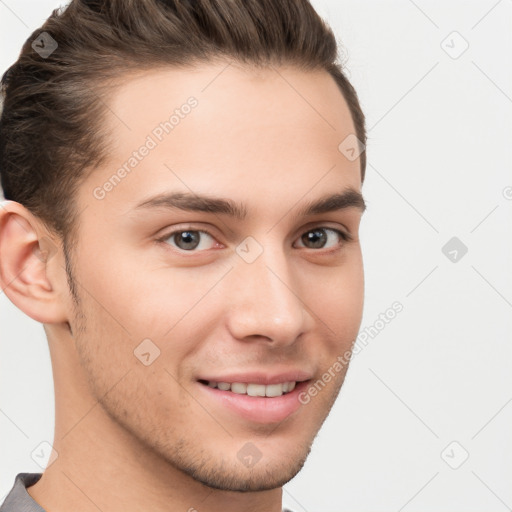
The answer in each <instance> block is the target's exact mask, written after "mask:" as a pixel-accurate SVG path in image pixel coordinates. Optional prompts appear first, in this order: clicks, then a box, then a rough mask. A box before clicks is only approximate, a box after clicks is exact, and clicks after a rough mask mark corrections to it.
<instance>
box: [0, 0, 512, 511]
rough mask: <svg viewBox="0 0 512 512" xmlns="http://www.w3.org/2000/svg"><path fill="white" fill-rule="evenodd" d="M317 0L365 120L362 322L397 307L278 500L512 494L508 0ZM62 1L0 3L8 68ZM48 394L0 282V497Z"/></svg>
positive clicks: (31, 466)
mask: <svg viewBox="0 0 512 512" xmlns="http://www.w3.org/2000/svg"><path fill="white" fill-rule="evenodd" d="M313 3H314V5H315V7H316V8H317V10H318V11H319V13H320V14H321V15H322V16H323V17H324V18H326V19H327V20H328V22H329V23H330V24H331V26H332V27H333V29H334V30H335V32H336V35H337V37H338V39H339V41H340V42H341V43H342V45H343V47H344V55H345V58H346V60H347V69H348V74H349V77H350V79H351V81H352V83H353V84H354V86H355V87H356V89H357V91H358V94H359V96H360V99H361V102H362V106H363V109H364V111H365V113H366V115H367V121H368V129H369V140H368V145H367V157H368V170H367V177H366V180H365V184H364V187H363V192H364V195H365V198H366V200H367V203H368V210H367V212H366V213H365V215H364V217H363V223H362V240H363V251H364V260H365V270H366V303H365V313H364V317H363V321H362V325H361V330H364V329H365V328H367V327H369V326H372V325H373V324H374V323H375V322H376V320H377V319H378V318H379V314H381V313H384V312H385V311H386V310H388V308H390V306H391V305H392V304H393V302H395V301H399V302H400V303H401V304H402V305H403V308H404V309H403V311H402V312H401V313H399V314H398V315H397V316H396V318H395V319H394V320H393V321H391V322H390V323H389V324H387V325H386V326H385V328H383V329H380V331H379V332H378V334H377V335H376V336H374V337H373V338H371V339H370V341H369V343H368V345H367V346H366V347H364V348H363V350H361V352H360V353H359V354H358V355H357V356H354V358H353V360H352V363H351V368H350V370H349V373H348V376H347V380H346V382H345V385H344V387H343V389H342V392H341V394H340V397H339V399H338V402H337V404H336V405H335V407H334V409H333V411H332V413H331V415H330V416H329V418H328V420H327V421H326V423H325V425H324V427H323V428H322V430H321V431H320V434H319V435H318V437H317V439H316V441H315V444H314V447H313V451H312V453H311V455H310V457H309V459H308V461H307V463H306V465H305V467H304V469H303V470H302V472H301V473H300V474H299V475H298V476H297V477H296V478H295V479H294V480H293V481H291V482H290V483H289V484H287V485H286V486H285V492H284V501H285V503H286V504H287V505H289V506H291V507H292V508H294V509H295V510H296V511H297V512H303V511H308V512H313V511H315V512H319V511H322V512H341V511H351V512H357V511H390V510H393V511H397V512H399V511H412V510H421V511H446V510H454V511H455V510H457V511H468V512H470V511H482V510H486V511H488V512H492V511H496V512H500V511H504V510H507V509H510V508H511V507H512V486H511V485H510V483H511V482H512V438H511V426H512V372H511V371H510V363H511V361H512V337H511V335H510V333H511V330H512V329H511V328H512V314H511V313H512V272H510V269H511V262H512V200H510V198H512V189H511V188H507V187H512V172H511V170H512V165H511V164H512V149H511V148H512V66H511V62H512V30H511V29H512V22H511V20H512V1H511V0H500V1H496V0H481V1H450V2H446V1H441V0H439V1H432V0H429V1H427V0H416V1H415V2H413V1H412V0H395V1H391V0H386V1H377V0H375V1H371V2H370V1H366V2H363V1H361V0H351V1H346V0H344V1H339V0H316V1H314V2H313ZM59 5H60V2H58V1H54V0H38V1H37V2H36V1H27V0H0V48H1V55H0V68H1V71H2V72H3V71H4V70H5V69H6V68H7V66H8V65H10V64H11V63H12V62H13V61H14V60H15V59H16V57H17V54H18V52H19V50H20V49H21V46H22V43H23V42H24V41H25V39H26V38H27V37H28V36H29V34H30V33H31V32H32V30H34V29H36V28H37V27H39V26H40V25H41V24H42V23H43V21H44V19H45V18H46V17H47V16H48V15H49V14H50V12H51V9H53V8H55V7H57V6H59ZM453 32H457V34H453ZM443 41H444V42H443ZM465 41H466V42H465ZM466 44H469V46H468V48H467V50H466V51H464V53H462V54H461V55H460V56H459V55H458V54H459V53H460V52H461V50H462V49H464V47H465V45H466ZM450 54H451V55H450ZM454 57H457V58H454ZM507 192H508V193H507ZM507 197H508V198H509V199H507ZM452 237H457V238H458V239H459V240H460V242H461V243H463V244H464V245H465V246H466V247H467V249H468V252H467V254H465V255H464V256H463V257H461V256H460V255H461V254H462V253H461V252H460V250H459V251H458V253H457V258H458V261H456V262H453V261H450V259H449V258H448V257H447V256H445V254H444V253H443V252H442V247H443V246H444V245H445V244H446V243H447V242H448V241H449V240H450V239H451V238H452ZM446 252H447V251H446ZM453 256H454V253H453V252H452V255H451V257H453ZM53 407H54V399H53V383H52V375H51V366H50V359H49V353H48V349H47V345H46V339H45V337H44V332H43V329H42V326H41V325H39V324H37V323H36V322H34V321H32V320H31V319H29V318H28V317H26V316H25V315H24V314H23V313H21V312H20V311H18V310H17V309H16V308H15V307H14V306H13V305H12V304H11V303H10V302H9V301H8V300H7V298H6V297H5V294H0V443H1V444H0V446H1V455H0V502H1V501H2V500H3V497H4V496H5V494H6V493H7V492H8V490H9V489H10V488H11V487H12V484H13V482H14V476H15V475H16V474H17V473H19V472H40V471H42V469H41V468H40V467H39V466H37V464H36V463H35V462H34V461H33V460H32V459H31V456H30V454H31V452H32V450H33V449H34V448H35V447H36V446H37V445H38V444H39V443H40V442H41V441H43V440H47V441H49V442H52V440H53V425H54V423H53V422H54V419H53ZM454 441H455V444H451V443H453V442H454ZM447 447H448V449H446V448H447ZM445 449H446V450H445ZM443 454H444V455H443ZM466 455H468V458H467V460H465V462H463V463H462V465H460V467H458V469H454V468H453V467H450V465H451V466H457V465H459V464H460V463H461V461H462V460H463V458H464V456H466Z"/></svg>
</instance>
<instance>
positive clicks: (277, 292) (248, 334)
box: [226, 248, 313, 347]
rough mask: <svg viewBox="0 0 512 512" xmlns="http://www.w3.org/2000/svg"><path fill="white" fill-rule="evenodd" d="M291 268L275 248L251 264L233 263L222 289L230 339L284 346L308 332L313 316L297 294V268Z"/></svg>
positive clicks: (266, 250)
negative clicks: (224, 295) (226, 303)
mask: <svg viewBox="0 0 512 512" xmlns="http://www.w3.org/2000/svg"><path fill="white" fill-rule="evenodd" d="M288 259H289V258H288ZM291 265H292V264H291V263H290V261H287V257H286V255H285V254H284V253H283V251H282V250H279V249H274V250H272V251H271V250H270V249H268V248H265V250H264V251H263V252H262V254H260V256H259V257H258V258H257V259H256V260H255V261H253V262H252V263H248V262H246V261H244V260H243V259H239V260H237V262H236V265H235V268H234V269H233V270H232V271H231V272H230V276H229V284H228V286H229V290H226V294H227V296H228V297H229V301H228V308H227V323H228V328H229V330H230V332H231V335H232V336H233V337H234V338H236V339H238V340H246V341H250V340H253V341H254V340H261V339H263V340H264V341H266V342H267V343H270V344H272V345H273V346H275V347H277V346H286V345H290V344H292V343H294V341H295V340H297V338H298V337H299V336H300V335H301V334H304V333H305V332H307V331H308V330H309V329H311V327H312V325H313V317H312V316H311V314H310V312H309V309H308V306H307V304H306V303H305V302H304V299H303V297H302V294H301V290H300V276H299V275H298V274H299V272H298V270H299V269H298V268H297V269H295V271H294V269H293V268H291Z"/></svg>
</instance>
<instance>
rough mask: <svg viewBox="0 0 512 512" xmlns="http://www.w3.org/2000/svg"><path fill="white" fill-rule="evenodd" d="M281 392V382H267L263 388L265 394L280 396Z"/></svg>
mask: <svg viewBox="0 0 512 512" xmlns="http://www.w3.org/2000/svg"><path fill="white" fill-rule="evenodd" d="M282 394H283V385H282V384H269V385H268V386H267V387H266V389H265V395H266V396H281V395H282Z"/></svg>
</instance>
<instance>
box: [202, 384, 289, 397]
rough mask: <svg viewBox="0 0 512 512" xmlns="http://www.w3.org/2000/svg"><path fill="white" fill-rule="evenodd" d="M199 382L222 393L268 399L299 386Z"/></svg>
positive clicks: (284, 393)
mask: <svg viewBox="0 0 512 512" xmlns="http://www.w3.org/2000/svg"><path fill="white" fill-rule="evenodd" d="M199 382H200V383H201V384H203V385H205V386H208V387H210V388H214V389H215V388H216V389H220V390H221V391H231V392H232V393H236V394H237V395H248V396H265V397H268V398H274V397H277V396H282V395H286V394H287V393H291V392H292V391H293V390H294V389H295V386H296V385H297V381H294V380H292V381H286V382H280V383H277V384H266V385H265V384H258V383H255V382H216V381H212V380H203V379H200V380H199Z"/></svg>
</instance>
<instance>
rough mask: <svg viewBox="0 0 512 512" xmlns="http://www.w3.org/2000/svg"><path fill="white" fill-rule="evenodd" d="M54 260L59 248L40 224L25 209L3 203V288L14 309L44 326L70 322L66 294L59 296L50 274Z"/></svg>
mask: <svg viewBox="0 0 512 512" xmlns="http://www.w3.org/2000/svg"><path fill="white" fill-rule="evenodd" d="M54 258H58V248H57V245H56V244H55V243H54V242H53V241H52V238H51V236H50V235H49V233H47V230H46V229H45V228H44V226H43V224H42V223H41V221H39V220H38V219H37V218H36V217H35V216H34V215H32V213H30V212H29V211H28V210H27V209H26V208H25V207H24V206H23V205H21V204H19V203H17V202H15V201H6V202H3V203H2V204H1V205H0V286H1V288H2V291H3V292H4V293H5V294H6V295H7V297H9V299H10V300H11V302H12V303H13V304H14V305H15V306H17V307H18V308H19V309H20V310H22V311H23V312H24V313H26V314H27V315H28V316H30V317H31V318H33V319H34V320H36V321H38V322H41V323H57V322H65V321H67V316H66V314H65V305H64V304H63V303H62V296H63V294H62V293H58V291H59V290H58V289H56V288H58V287H56V284H57V283H54V282H52V280H51V277H50V273H49V272H48V266H49V264H51V263H52V260H53V259H54ZM53 263H56V262H55V261H53ZM52 275H53V274H52Z"/></svg>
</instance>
